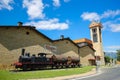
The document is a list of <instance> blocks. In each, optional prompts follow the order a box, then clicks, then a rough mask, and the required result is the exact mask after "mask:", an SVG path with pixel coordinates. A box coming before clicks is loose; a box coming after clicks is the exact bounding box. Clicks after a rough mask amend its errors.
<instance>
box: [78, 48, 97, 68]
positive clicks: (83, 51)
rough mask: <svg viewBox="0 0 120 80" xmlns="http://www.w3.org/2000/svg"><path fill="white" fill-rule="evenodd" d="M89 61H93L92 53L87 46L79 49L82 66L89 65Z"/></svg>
mask: <svg viewBox="0 0 120 80" xmlns="http://www.w3.org/2000/svg"><path fill="white" fill-rule="evenodd" d="M89 59H95V57H94V51H93V50H92V49H91V48H90V47H89V46H84V47H81V48H80V61H81V64H82V65H83V66H86V65H91V64H90V62H89Z"/></svg>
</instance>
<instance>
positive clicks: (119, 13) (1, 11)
mask: <svg viewBox="0 0 120 80" xmlns="http://www.w3.org/2000/svg"><path fill="white" fill-rule="evenodd" d="M0 18H1V19H0V25H17V23H18V22H23V25H31V26H35V27H36V29H37V30H38V31H40V32H42V33H43V34H45V35H46V36H47V37H49V38H51V39H52V40H56V39H59V38H60V35H64V37H69V38H70V39H72V40H76V39H80V38H87V39H90V29H89V25H90V23H91V22H92V21H98V22H101V23H102V25H103V28H102V40H103V50H104V51H105V52H115V51H116V50H118V49H120V0H0Z"/></svg>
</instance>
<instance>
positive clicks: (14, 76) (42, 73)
mask: <svg viewBox="0 0 120 80" xmlns="http://www.w3.org/2000/svg"><path fill="white" fill-rule="evenodd" d="M92 68H93V67H92V66H86V67H83V68H67V69H55V70H38V71H19V72H13V71H9V70H0V80H24V79H38V78H50V77H51V78H52V77H58V76H67V75H73V74H81V73H85V72H88V71H90V70H91V69H92Z"/></svg>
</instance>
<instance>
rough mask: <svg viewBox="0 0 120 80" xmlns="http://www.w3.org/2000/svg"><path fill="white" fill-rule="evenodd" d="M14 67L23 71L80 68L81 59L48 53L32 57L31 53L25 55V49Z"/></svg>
mask: <svg viewBox="0 0 120 80" xmlns="http://www.w3.org/2000/svg"><path fill="white" fill-rule="evenodd" d="M14 66H15V68H20V69H22V70H33V69H48V68H52V69H53V68H67V67H80V59H79V57H71V56H61V55H52V54H51V55H48V54H47V53H38V55H35V54H33V55H30V53H25V49H22V54H21V55H20V56H19V59H18V62H15V63H14Z"/></svg>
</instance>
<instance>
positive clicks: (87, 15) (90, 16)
mask: <svg viewBox="0 0 120 80" xmlns="http://www.w3.org/2000/svg"><path fill="white" fill-rule="evenodd" d="M118 15H120V10H107V11H105V12H104V13H102V14H98V13H96V12H84V13H83V14H82V15H81V17H82V19H83V20H89V21H92V20H101V19H104V18H114V17H115V16H118Z"/></svg>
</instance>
